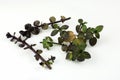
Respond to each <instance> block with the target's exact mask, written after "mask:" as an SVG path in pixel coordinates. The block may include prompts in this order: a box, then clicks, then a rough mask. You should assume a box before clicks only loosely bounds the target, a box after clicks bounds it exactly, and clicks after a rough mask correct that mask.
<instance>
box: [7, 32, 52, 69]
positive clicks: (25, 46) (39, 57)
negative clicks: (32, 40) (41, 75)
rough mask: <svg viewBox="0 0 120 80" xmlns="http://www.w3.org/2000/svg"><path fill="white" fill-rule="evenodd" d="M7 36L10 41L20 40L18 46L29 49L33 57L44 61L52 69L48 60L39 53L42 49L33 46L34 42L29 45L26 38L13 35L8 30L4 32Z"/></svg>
mask: <svg viewBox="0 0 120 80" xmlns="http://www.w3.org/2000/svg"><path fill="white" fill-rule="evenodd" d="M6 37H7V38H11V41H15V40H16V41H15V43H17V42H20V43H21V44H19V47H21V48H24V49H30V50H31V51H32V52H33V53H34V54H35V56H34V57H35V59H36V60H37V61H38V60H39V59H41V60H42V63H44V64H45V65H46V66H47V67H48V68H49V69H52V67H51V66H50V64H49V62H48V60H47V61H46V60H45V59H44V58H43V57H42V56H41V55H40V54H41V53H42V50H39V49H38V50H35V49H34V48H33V46H35V44H32V45H29V44H28V43H27V42H26V40H27V39H24V40H22V39H21V36H19V37H18V38H17V37H16V36H15V34H14V35H11V34H10V33H9V32H8V33H7V34H6Z"/></svg>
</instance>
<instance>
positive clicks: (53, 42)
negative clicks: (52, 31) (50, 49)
mask: <svg viewBox="0 0 120 80" xmlns="http://www.w3.org/2000/svg"><path fill="white" fill-rule="evenodd" d="M40 43H43V42H40ZM49 43H52V44H57V45H60V44H59V43H56V42H49Z"/></svg>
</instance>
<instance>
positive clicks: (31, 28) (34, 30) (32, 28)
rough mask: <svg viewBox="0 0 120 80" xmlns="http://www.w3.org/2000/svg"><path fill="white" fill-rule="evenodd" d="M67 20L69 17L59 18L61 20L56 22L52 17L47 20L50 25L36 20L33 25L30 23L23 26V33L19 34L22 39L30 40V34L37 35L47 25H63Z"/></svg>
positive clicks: (45, 28)
mask: <svg viewBox="0 0 120 80" xmlns="http://www.w3.org/2000/svg"><path fill="white" fill-rule="evenodd" d="M69 19H71V17H68V18H65V17H64V16H61V19H60V20H58V21H56V18H55V17H54V16H52V17H50V18H49V20H50V23H42V22H40V21H39V20H36V21H34V22H33V25H32V24H30V23H27V24H25V31H23V30H20V31H19V33H20V34H21V35H22V36H24V37H27V38H30V37H31V34H34V35H38V34H39V33H40V28H42V29H43V30H47V29H48V27H49V25H51V26H53V25H54V24H56V23H60V22H62V23H64V22H65V21H67V20H69Z"/></svg>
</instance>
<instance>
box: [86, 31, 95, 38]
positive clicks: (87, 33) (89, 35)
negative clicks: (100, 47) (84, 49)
mask: <svg viewBox="0 0 120 80" xmlns="http://www.w3.org/2000/svg"><path fill="white" fill-rule="evenodd" d="M92 37H93V34H92V32H86V36H85V38H86V39H91V38H92Z"/></svg>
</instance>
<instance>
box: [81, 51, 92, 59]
mask: <svg viewBox="0 0 120 80" xmlns="http://www.w3.org/2000/svg"><path fill="white" fill-rule="evenodd" d="M82 56H83V57H84V58H85V59H89V58H91V55H90V54H89V53H88V52H86V51H84V52H83V53H82Z"/></svg>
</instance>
